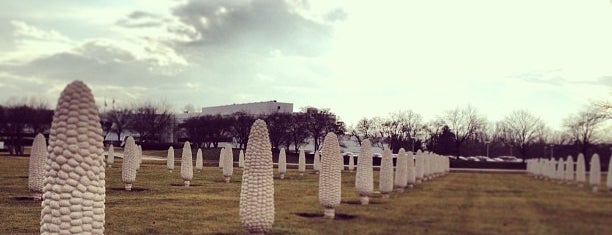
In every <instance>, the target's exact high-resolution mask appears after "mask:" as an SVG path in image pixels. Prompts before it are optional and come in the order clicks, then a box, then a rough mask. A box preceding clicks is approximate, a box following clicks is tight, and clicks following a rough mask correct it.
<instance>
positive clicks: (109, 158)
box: [106, 144, 115, 168]
mask: <svg viewBox="0 0 612 235" xmlns="http://www.w3.org/2000/svg"><path fill="white" fill-rule="evenodd" d="M113 163H115V147H113V144H110V146H109V147H108V156H107V157H106V167H108V168H111V167H113Z"/></svg>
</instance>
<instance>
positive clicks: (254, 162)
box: [240, 119, 274, 234]
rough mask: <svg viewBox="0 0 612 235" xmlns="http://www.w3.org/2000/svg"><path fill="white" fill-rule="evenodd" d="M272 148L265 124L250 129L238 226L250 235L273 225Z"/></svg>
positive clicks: (265, 230) (255, 125)
mask: <svg viewBox="0 0 612 235" xmlns="http://www.w3.org/2000/svg"><path fill="white" fill-rule="evenodd" d="M273 177H274V171H273V165H272V145H271V144H270V137H269V135H268V128H267V127H266V123H265V122H264V121H263V120H261V119H258V120H257V121H255V123H253V125H252V126H251V131H250V133H249V140H248V143H247V149H246V154H245V158H244V172H243V174H242V185H241V187H240V223H241V224H242V227H243V228H244V229H245V230H247V231H248V232H249V233H250V234H264V233H267V232H268V231H270V229H271V228H272V224H273V223H274V178H273Z"/></svg>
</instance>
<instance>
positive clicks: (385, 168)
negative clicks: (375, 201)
mask: <svg viewBox="0 0 612 235" xmlns="http://www.w3.org/2000/svg"><path fill="white" fill-rule="evenodd" d="M378 190H379V191H380V194H382V197H383V198H389V194H390V193H391V192H392V191H393V158H392V157H391V150H390V149H389V148H385V150H384V151H383V155H382V159H381V160H380V177H379V182H378Z"/></svg>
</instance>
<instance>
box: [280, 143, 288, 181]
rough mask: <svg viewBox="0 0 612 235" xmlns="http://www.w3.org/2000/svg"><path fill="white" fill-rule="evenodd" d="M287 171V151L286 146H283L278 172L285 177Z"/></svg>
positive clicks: (281, 176) (282, 177) (281, 177)
mask: <svg viewBox="0 0 612 235" xmlns="http://www.w3.org/2000/svg"><path fill="white" fill-rule="evenodd" d="M285 173H287V153H285V148H281V149H280V152H279V153H278V174H279V177H280V179H284V178H285Z"/></svg>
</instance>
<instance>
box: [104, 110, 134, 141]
mask: <svg viewBox="0 0 612 235" xmlns="http://www.w3.org/2000/svg"><path fill="white" fill-rule="evenodd" d="M132 114H133V110H132V109H129V108H120V109H118V110H115V109H113V110H111V111H109V112H108V114H107V118H108V120H110V122H111V123H112V126H111V130H110V131H111V132H114V133H116V134H117V140H119V141H121V140H122V139H121V133H123V131H124V130H127V129H129V128H130V126H131V124H132Z"/></svg>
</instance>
